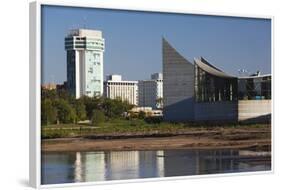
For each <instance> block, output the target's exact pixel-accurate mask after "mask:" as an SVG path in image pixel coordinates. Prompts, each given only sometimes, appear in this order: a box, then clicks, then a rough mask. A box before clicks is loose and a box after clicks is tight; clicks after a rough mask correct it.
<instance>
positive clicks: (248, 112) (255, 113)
mask: <svg viewBox="0 0 281 190" xmlns="http://www.w3.org/2000/svg"><path fill="white" fill-rule="evenodd" d="M270 119H271V100H239V102H238V120H239V121H249V122H258V121H269V120H270Z"/></svg>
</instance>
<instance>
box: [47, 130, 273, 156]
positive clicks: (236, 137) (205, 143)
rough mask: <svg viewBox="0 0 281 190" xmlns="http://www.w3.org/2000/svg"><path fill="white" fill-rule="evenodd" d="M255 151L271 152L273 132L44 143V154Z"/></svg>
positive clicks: (89, 138) (130, 135) (127, 136)
mask: <svg viewBox="0 0 281 190" xmlns="http://www.w3.org/2000/svg"><path fill="white" fill-rule="evenodd" d="M214 148H218V149H221V148H226V149H227V148H240V149H241V148H253V149H262V150H264V149H266V150H269V151H270V149H271V128H269V127H266V128H254V129H251V128H243V129H241V128H237V129H235V128H214V129H208V130H207V129H205V130H188V131H182V132H181V133H124V134H116V133H114V134H98V135H85V136H80V137H74V138H57V139H43V140H42V151H43V152H64V151H107V150H108V151H109V150H159V149H162V150H165V149H214Z"/></svg>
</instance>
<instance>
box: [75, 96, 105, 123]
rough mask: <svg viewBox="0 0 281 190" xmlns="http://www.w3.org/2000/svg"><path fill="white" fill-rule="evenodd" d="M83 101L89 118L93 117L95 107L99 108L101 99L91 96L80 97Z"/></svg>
mask: <svg viewBox="0 0 281 190" xmlns="http://www.w3.org/2000/svg"><path fill="white" fill-rule="evenodd" d="M80 99H81V101H82V102H83V103H84V105H85V110H86V115H87V118H88V119H92V115H93V110H94V109H99V105H100V103H101V99H100V98H96V97H94V98H90V97H88V96H83V97H81V98H80Z"/></svg>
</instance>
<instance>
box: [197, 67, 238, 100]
mask: <svg viewBox="0 0 281 190" xmlns="http://www.w3.org/2000/svg"><path fill="white" fill-rule="evenodd" d="M194 69H195V72H194V73H195V86H194V87H195V100H196V102H217V101H237V89H238V88H237V83H238V82H237V78H234V77H233V78H232V77H219V76H215V75H212V74H210V73H208V72H206V71H204V70H203V69H201V68H200V67H199V66H198V65H197V64H195V68H194ZM218 71H220V70H218Z"/></svg>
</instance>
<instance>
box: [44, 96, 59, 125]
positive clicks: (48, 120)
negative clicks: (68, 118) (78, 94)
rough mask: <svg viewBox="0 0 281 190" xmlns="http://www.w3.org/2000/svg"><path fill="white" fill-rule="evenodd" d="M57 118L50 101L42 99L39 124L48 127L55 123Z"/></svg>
mask: <svg viewBox="0 0 281 190" xmlns="http://www.w3.org/2000/svg"><path fill="white" fill-rule="evenodd" d="M56 118H57V110H56V108H55V107H54V106H53V105H52V101H51V100H50V99H44V100H43V101H42V102H41V123H42V124H43V125H49V124H53V123H55V121H56Z"/></svg>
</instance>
